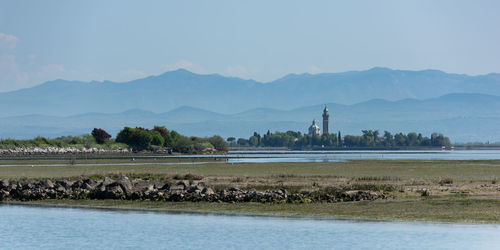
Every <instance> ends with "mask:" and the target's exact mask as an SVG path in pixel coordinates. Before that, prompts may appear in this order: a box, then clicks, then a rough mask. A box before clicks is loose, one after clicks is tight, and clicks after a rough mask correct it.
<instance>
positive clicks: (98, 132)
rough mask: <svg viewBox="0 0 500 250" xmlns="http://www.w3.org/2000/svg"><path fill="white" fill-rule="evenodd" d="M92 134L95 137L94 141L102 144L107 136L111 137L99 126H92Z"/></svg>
mask: <svg viewBox="0 0 500 250" xmlns="http://www.w3.org/2000/svg"><path fill="white" fill-rule="evenodd" d="M92 136H93V137H94V138H95V141H96V142H97V143H98V144H103V143H104V142H106V141H107V140H109V138H111V135H110V134H108V133H107V132H106V131H104V129H100V128H94V130H92Z"/></svg>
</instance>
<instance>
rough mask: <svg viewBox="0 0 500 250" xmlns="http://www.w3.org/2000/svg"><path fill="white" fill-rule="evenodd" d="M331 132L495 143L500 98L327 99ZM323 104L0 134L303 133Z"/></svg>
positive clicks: (42, 119)
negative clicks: (141, 130) (155, 129)
mask: <svg viewBox="0 0 500 250" xmlns="http://www.w3.org/2000/svg"><path fill="white" fill-rule="evenodd" d="M326 105H327V106H328V109H329V111H330V115H331V119H332V120H331V123H332V124H333V127H331V128H330V130H331V131H334V132H336V131H341V132H342V133H343V134H360V131H361V130H362V129H379V130H381V132H383V130H388V131H391V132H400V131H401V132H410V131H416V132H421V133H424V134H426V135H428V134H430V133H432V132H442V133H444V134H445V135H447V136H449V137H450V138H451V139H452V141H454V142H457V141H458V142H470V141H483V142H484V141H492V142H493V141H500V133H498V128H500V97H499V96H493V95H485V94H448V95H444V96H441V97H438V98H429V99H425V100H417V99H403V100H399V101H387V100H383V99H373V100H369V101H365V102H360V103H356V104H352V105H344V104H337V103H327V104H326ZM323 107H324V104H317V105H308V106H304V107H299V108H294V109H288V110H283V109H277V108H254V109H249V110H246V111H243V112H236V113H233V114H222V113H218V112H213V111H208V110H206V109H200V108H195V107H190V106H181V107H178V108H175V109H172V110H170V111H168V112H161V113H156V112H151V111H146V110H142V109H131V110H127V111H124V112H119V113H99V112H92V113H85V114H79V115H71V116H46V115H22V116H11V117H4V118H0V138H9V137H11V138H32V137H34V136H37V135H42V136H48V137H58V136H62V135H71V134H72V135H77V134H83V133H89V132H90V131H91V130H92V128H94V127H100V128H103V129H105V130H107V131H108V132H110V133H111V134H112V135H116V133H117V132H118V131H119V129H121V128H122V127H124V126H131V127H136V126H142V127H152V126H153V125H166V126H167V127H168V128H170V129H175V130H178V131H179V132H181V133H183V134H188V135H196V136H211V135H214V134H219V135H222V136H224V137H228V136H236V137H245V138H247V137H249V136H250V135H251V134H253V132H254V131H256V132H259V133H265V132H266V131H267V130H270V131H276V130H279V131H286V130H294V131H301V132H303V133H304V132H306V130H307V127H308V126H309V125H310V124H311V121H312V120H313V119H317V120H318V121H320V120H321V113H322V110H323Z"/></svg>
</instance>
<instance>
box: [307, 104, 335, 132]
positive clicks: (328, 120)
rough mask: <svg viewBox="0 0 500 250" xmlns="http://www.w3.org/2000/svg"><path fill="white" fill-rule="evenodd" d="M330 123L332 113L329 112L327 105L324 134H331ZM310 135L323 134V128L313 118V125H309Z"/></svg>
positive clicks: (324, 114) (324, 110)
mask: <svg viewBox="0 0 500 250" xmlns="http://www.w3.org/2000/svg"><path fill="white" fill-rule="evenodd" d="M329 123H330V114H329V113H328V108H327V107H326V105H325V109H323V134H329V133H330V132H329V131H330V130H329V126H330V125H329ZM309 135H310V136H321V129H320V128H319V126H318V124H316V120H313V122H312V125H311V126H310V127H309Z"/></svg>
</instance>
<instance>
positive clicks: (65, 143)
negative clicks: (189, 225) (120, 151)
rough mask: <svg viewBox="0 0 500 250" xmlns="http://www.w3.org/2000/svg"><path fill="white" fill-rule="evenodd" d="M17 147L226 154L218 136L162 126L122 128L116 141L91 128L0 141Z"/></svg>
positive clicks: (1, 145)
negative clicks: (72, 133) (189, 133)
mask: <svg viewBox="0 0 500 250" xmlns="http://www.w3.org/2000/svg"><path fill="white" fill-rule="evenodd" d="M17 147H86V148H91V147H98V148H120V147H130V148H132V149H134V150H156V149H167V150H169V151H172V152H179V153H202V152H213V151H227V147H228V144H227V143H226V141H225V140H224V139H223V138H222V137H220V136H218V135H214V136H212V137H203V138H202V137H196V136H189V137H188V136H184V135H181V134H179V133H177V132H176V131H175V130H168V129H167V128H166V127H164V126H154V128H153V129H147V128H142V127H136V128H130V127H124V128H123V129H122V130H120V132H119V133H118V134H117V136H116V139H112V136H111V135H110V134H109V133H108V132H106V131H105V130H104V129H101V128H94V129H93V130H92V132H91V133H90V134H85V135H79V136H62V137H58V138H53V139H49V138H45V137H41V136H38V137H36V138H34V139H30V140H15V139H4V140H0V148H17Z"/></svg>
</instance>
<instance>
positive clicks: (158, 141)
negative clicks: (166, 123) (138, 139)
mask: <svg viewBox="0 0 500 250" xmlns="http://www.w3.org/2000/svg"><path fill="white" fill-rule="evenodd" d="M150 134H151V136H152V140H151V144H152V145H155V146H163V143H165V139H164V138H163V136H162V134H161V133H160V132H158V131H157V130H154V131H151V132H150Z"/></svg>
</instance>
